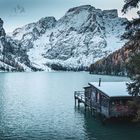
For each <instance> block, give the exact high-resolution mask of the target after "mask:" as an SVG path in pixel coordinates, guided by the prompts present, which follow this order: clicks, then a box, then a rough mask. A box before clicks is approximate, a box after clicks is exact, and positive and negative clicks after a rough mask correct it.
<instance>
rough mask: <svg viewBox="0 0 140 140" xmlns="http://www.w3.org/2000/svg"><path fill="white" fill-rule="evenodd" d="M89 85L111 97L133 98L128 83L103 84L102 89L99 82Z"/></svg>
mask: <svg viewBox="0 0 140 140" xmlns="http://www.w3.org/2000/svg"><path fill="white" fill-rule="evenodd" d="M89 85H92V86H94V87H96V88H97V89H99V90H100V91H102V92H103V93H105V94H106V95H108V96H109V97H119V96H120V97H123V96H131V95H129V94H128V91H127V86H126V82H101V86H100V87H99V82H90V83H89Z"/></svg>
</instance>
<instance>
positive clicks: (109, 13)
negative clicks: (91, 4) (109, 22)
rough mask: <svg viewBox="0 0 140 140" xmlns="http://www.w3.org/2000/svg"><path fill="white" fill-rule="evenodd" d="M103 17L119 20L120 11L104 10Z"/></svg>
mask: <svg viewBox="0 0 140 140" xmlns="http://www.w3.org/2000/svg"><path fill="white" fill-rule="evenodd" d="M103 15H104V17H106V18H117V17H118V10H117V9H113V10H103Z"/></svg>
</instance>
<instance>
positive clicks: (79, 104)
mask: <svg viewBox="0 0 140 140" xmlns="http://www.w3.org/2000/svg"><path fill="white" fill-rule="evenodd" d="M79 107H80V101H79V99H78V108H79Z"/></svg>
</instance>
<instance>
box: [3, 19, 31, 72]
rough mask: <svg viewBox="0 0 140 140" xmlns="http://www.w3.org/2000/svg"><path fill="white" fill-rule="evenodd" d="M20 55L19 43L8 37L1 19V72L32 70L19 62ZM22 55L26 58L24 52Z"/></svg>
mask: <svg viewBox="0 0 140 140" xmlns="http://www.w3.org/2000/svg"><path fill="white" fill-rule="evenodd" d="M20 53H22V51H21V50H20V49H19V46H18V43H17V42H16V41H14V40H12V39H11V38H8V37H7V36H6V33H5V30H4V28H3V20H2V19H1V18H0V71H26V70H31V68H29V67H28V66H27V65H25V64H24V63H22V62H20V61H19V57H20ZM22 54H24V56H26V54H25V53H24V52H23V53H22ZM27 60H28V59H26V62H27Z"/></svg>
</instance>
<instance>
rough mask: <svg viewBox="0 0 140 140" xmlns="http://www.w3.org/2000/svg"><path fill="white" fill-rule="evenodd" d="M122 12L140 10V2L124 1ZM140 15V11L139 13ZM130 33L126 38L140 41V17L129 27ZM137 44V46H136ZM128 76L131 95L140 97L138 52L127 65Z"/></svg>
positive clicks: (136, 0) (137, 0) (139, 56)
mask: <svg viewBox="0 0 140 140" xmlns="http://www.w3.org/2000/svg"><path fill="white" fill-rule="evenodd" d="M124 2H125V4H124V6H123V9H122V12H123V13H126V12H127V11H128V10H130V9H131V8H138V7H139V2H140V0H124ZM137 13H138V15H140V14H139V13H140V12H139V11H138V12H137ZM127 29H128V32H127V33H126V34H125V35H124V37H126V38H129V39H130V40H132V41H134V42H136V43H137V42H138V41H140V16H139V18H137V19H133V20H132V21H131V22H129V24H128V26H127ZM136 43H135V44H136ZM127 69H128V75H129V77H130V78H131V80H132V82H131V83H128V84H127V88H128V91H129V94H131V95H133V96H138V95H140V53H139V54H137V52H136V53H135V54H134V56H133V57H132V58H131V60H130V61H129V63H128V65H127Z"/></svg>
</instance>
